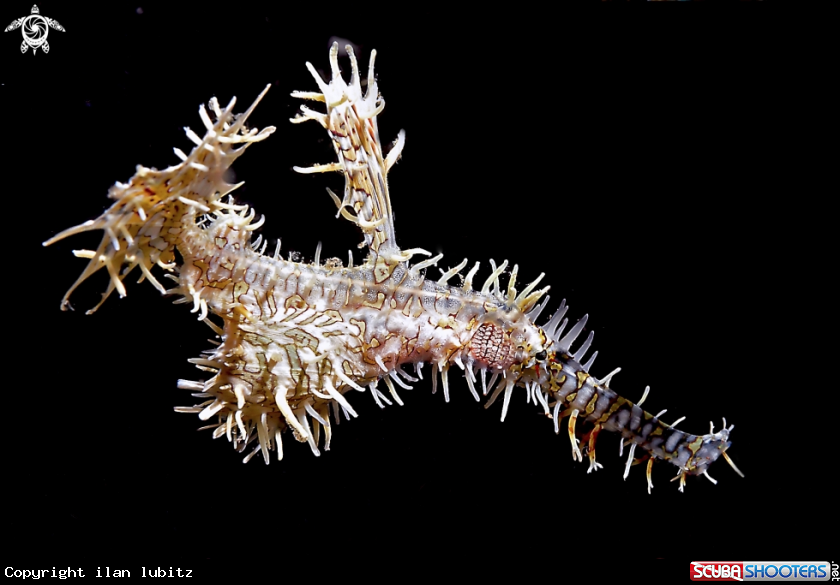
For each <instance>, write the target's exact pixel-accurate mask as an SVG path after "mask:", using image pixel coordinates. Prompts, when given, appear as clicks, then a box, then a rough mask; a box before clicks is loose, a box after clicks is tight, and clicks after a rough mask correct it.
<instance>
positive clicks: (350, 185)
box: [291, 43, 424, 281]
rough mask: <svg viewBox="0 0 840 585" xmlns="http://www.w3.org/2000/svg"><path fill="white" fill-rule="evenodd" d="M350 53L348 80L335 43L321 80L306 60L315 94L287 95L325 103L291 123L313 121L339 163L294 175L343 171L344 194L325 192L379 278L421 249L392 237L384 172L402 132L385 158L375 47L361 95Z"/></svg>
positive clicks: (402, 141) (393, 158)
mask: <svg viewBox="0 0 840 585" xmlns="http://www.w3.org/2000/svg"><path fill="white" fill-rule="evenodd" d="M346 50H347V53H348V54H349V56H350V66H351V75H350V83H347V82H345V81H344V78H342V76H341V70H340V69H339V66H338V43H335V44H333V46H332V48H331V49H330V69H331V73H332V79H331V80H330V82H329V83H326V82H324V80H323V79H321V76H320V75H319V74H318V72H317V71H316V70H315V68H314V67H313V66H312V64H311V63H307V64H306V66H307V68H308V69H309V71H310V73H312V76H313V77H314V79H315V82H316V83H317V84H318V88H319V89H320V90H321V92H320V93H315V92H301V91H296V92H293V93H292V96H294V97H297V98H302V99H308V100H314V101H319V102H324V103H325V104H326V106H327V111H326V113H320V112H316V111H314V110H312V109H310V108H308V107H306V106H301V114H300V115H298V116H297V117H295V118H293V119H292V120H291V121H292V122H293V123H296V124H297V123H300V122H305V121H308V120H315V121H316V122H318V123H319V124H320V125H321V126H323V127H324V128H325V129H326V130H327V131H328V132H329V134H330V138H331V139H332V141H333V146H334V147H335V152H336V155H337V156H338V161H337V162H334V163H329V164H321V165H315V166H312V167H295V170H296V171H297V172H299V173H324V172H334V171H336V172H341V173H343V174H344V181H345V183H344V197H343V198H342V199H339V197H338V196H337V195H336V194H335V193H333V192H332V191H330V190H329V189H328V190H327V191H328V192H329V194H330V196H331V197H332V198H333V201H335V204H336V206H337V207H338V214H337V216H338V215H340V216H342V217H344V218H345V219H347V220H349V221H351V222H353V223H355V224H356V225H357V226H359V228H360V229H361V230H362V233H363V234H364V236H365V244H366V245H367V246H368V248H369V249H370V250H371V252H372V253H373V254H374V255H375V256H376V260H374V263H376V264H378V265H377V270H378V271H380V272H381V273H382V274H381V277H380V278H379V280H380V281H381V280H383V279H384V278H385V277H386V276H387V274H389V273H390V270H392V269H393V266H394V265H396V264H397V263H399V262H404V261H406V260H409V259H410V258H411V256H412V254H413V253H415V252H424V251H420V250H402V251H401V250H399V248H398V247H397V243H396V239H395V238H394V223H393V214H392V212H391V199H390V195H389V193H388V178H387V175H388V171H389V170H390V169H391V167H392V166H393V165H394V163H396V161H397V159H398V158H399V156H400V153H401V152H402V149H403V146H404V145H405V133H404V132H403V131H402V130H401V131H400V132H399V134H398V136H397V140H396V141H395V142H394V145H393V147H392V148H391V151H390V152H389V153H388V156H387V157H383V153H382V143H381V141H380V138H379V128H378V126H377V121H376V117H377V115H378V114H380V113H381V112H382V110H383V109H384V108H385V101H384V100H383V99H382V98H381V96H380V95H379V89H378V87H377V84H376V78H375V76H374V72H373V64H374V61H375V59H376V51H372V52H371V54H370V65H369V66H368V78H367V90H366V92H365V93H364V94H362V87H361V81H360V76H359V65H358V62H357V61H356V56H355V54H354V53H353V48H352V47H351V46H349V45H348V46H347V47H346Z"/></svg>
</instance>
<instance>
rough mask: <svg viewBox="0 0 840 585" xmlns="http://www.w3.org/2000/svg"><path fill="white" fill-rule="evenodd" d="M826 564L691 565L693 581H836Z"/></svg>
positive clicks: (766, 562) (753, 563)
mask: <svg viewBox="0 0 840 585" xmlns="http://www.w3.org/2000/svg"><path fill="white" fill-rule="evenodd" d="M836 567H837V563H829V562H828V561H692V562H691V580H692V581H788V582H790V581H796V582H802V581H837V580H840V578H838V577H837V576H836V575H837V573H836V570H832V568H835V569H836Z"/></svg>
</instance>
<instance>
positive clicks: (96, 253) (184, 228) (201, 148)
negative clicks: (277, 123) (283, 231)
mask: <svg viewBox="0 0 840 585" xmlns="http://www.w3.org/2000/svg"><path fill="white" fill-rule="evenodd" d="M267 91H268V86H267V87H266V88H265V90H263V92H262V93H261V94H260V95H259V96H258V97H257V99H256V100H255V101H254V103H253V104H252V105H251V107H250V108H248V110H247V111H246V112H245V113H244V114H241V115H240V116H238V117H234V115H233V106H234V105H235V103H236V98H233V99H232V100H231V101H230V103H229V104H228V106H227V107H226V108H225V109H224V110H221V109H220V108H219V103H218V101H217V100H216V98H212V99H211V100H210V109H211V111H212V113H213V115H214V117H215V121H213V120H211V117H210V114H208V112H207V110H206V109H205V108H204V106H203V105H202V106H201V107H200V108H199V115H200V116H201V121H202V122H203V124H204V127H205V134H204V137H203V138H200V137H199V136H198V135H197V134H196V133H195V132H193V131H192V130H191V129H189V128H185V129H184V130H185V131H186V133H187V137H188V138H189V139H190V140H191V141H192V142H193V143H194V144H195V147H194V148H193V149H192V152H190V154H189V155H186V154H184V152H183V151H181V150H180V149H178V148H175V149H174V150H175V154H177V155H178V157H179V158H180V159H181V161H182V162H181V163H180V164H178V165H175V166H171V167H169V168H166V169H164V170H162V171H158V170H155V169H149V168H146V167H143V166H140V165H138V166H137V173H136V174H135V175H134V176H133V177H132V178H131V179H130V180H129V182H128V183H117V184H115V185H114V186H113V187H111V189H110V190H109V192H108V197H109V198H111V199H113V200H115V203H114V204H113V205H112V206H111V207H110V208H109V209H108V210H107V211H105V212H104V213H103V214H102V215H101V216H99V217H98V218H97V219H94V220H90V221H86V222H84V223H82V224H80V225H77V226H75V227H72V228H70V229H67V230H65V231H63V232H61V233H60V234H58V235H56V236H54V237H52V238H50V239H49V240H47V241H46V242H44V246H49V245H50V244H53V243H55V242H57V241H59V240H63V239H64V238H66V237H68V236H72V235H74V234H78V233H82V232H88V231H93V230H103V231H104V232H105V233H104V234H103V237H102V241H101V243H100V244H99V247H98V248H97V249H96V250H76V251H74V254H75V255H76V256H78V257H81V258H87V259H89V260H90V261H89V262H88V265H87V267H86V268H85V270H84V272H82V274H81V275H80V276H79V278H78V279H77V280H76V282H75V283H74V284H73V286H71V287H70V289H69V290H68V291H67V293H66V294H65V295H64V298H63V299H62V301H61V308H62V310H67V309H68V308H72V307H71V306H70V301H69V298H70V295H71V294H72V292H73V291H74V290H75V289H76V288H77V287H78V286H79V285H80V284H81V283H82V282H84V281H85V280H87V279H88V278H89V277H90V276H91V275H92V274H94V273H95V272H97V271H99V270H100V269H102V268H105V269H106V270H107V271H108V274H109V276H110V282H109V283H108V288H107V289H106V291H105V293H104V294H103V296H102V301H100V302H99V304H97V305H96V306H95V307H94V308H93V309H91V310H90V311H88V314H90V313H93V312H94V311H96V310H97V309H98V308H99V307H100V306H101V305H102V303H103V302H104V301H105V299H107V298H108V296H110V294H111V293H112V292H113V291H114V290H116V291H117V292H118V293H119V295H120V296H121V297H123V296H125V294H126V291H125V286H124V284H123V280H124V279H125V277H126V276H127V275H128V274H129V273H130V272H131V271H132V270H134V268H135V267H139V268H140V270H141V272H142V276H141V278H140V280H141V281H142V280H143V279H148V280H149V282H151V283H152V284H153V285H154V287H155V288H157V289H158V290H159V291H160V292H161V293H166V292H167V291H166V289H165V288H164V287H163V285H162V284H161V283H160V282H159V281H158V280H157V279H156V278H155V277H154V276H153V275H152V272H151V270H152V267H154V266H155V265H158V266H160V267H162V268H163V269H164V270H167V271H170V272H171V271H175V270H177V268H178V267H177V266H176V265H175V249H176V248H179V249H180V248H185V251H187V252H189V251H190V249H191V248H192V247H193V246H195V245H196V244H198V245H200V242H201V240H202V238H203V236H204V234H203V233H202V230H201V228H200V226H199V225H198V219H199V218H200V217H203V216H204V215H205V214H213V213H222V212H225V211H229V210H231V209H234V208H236V206H232V205H230V204H225V203H223V202H222V197H224V196H225V195H226V194H228V193H230V192H231V191H233V190H234V189H236V188H237V187H239V186H240V185H241V183H240V184H238V185H232V184H229V183H227V182H226V181H225V180H224V178H223V177H224V173H225V171H226V170H227V169H228V168H229V167H230V165H231V164H233V162H234V161H235V160H236V159H237V158H238V157H239V156H240V155H241V154H242V153H243V151H244V150H245V148H246V147H247V146H248V145H249V144H250V143H252V142H259V141H261V140H264V139H265V138H267V137H268V136H269V135H270V134H271V133H272V132H274V127H273V126H269V127H267V128H264V129H263V130H261V131H258V130H257V129H251V130H248V129H247V128H246V126H245V121H246V120H247V119H248V116H249V115H250V114H251V112H253V110H254V108H255V107H256V105H257V104H258V103H259V102H260V100H261V99H262V97H263V96H264V95H265V94H266V92H267ZM251 219H253V216H251Z"/></svg>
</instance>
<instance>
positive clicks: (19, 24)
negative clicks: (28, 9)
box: [3, 5, 64, 55]
mask: <svg viewBox="0 0 840 585" xmlns="http://www.w3.org/2000/svg"><path fill="white" fill-rule="evenodd" d="M16 28H20V29H22V31H21V32H23V42H22V43H21V44H20V52H21V53H25V52H26V49H28V48H29V47H32V54H33V55H34V54H35V53H36V52H37V51H38V47H41V50H43V51H44V52H45V53H49V52H50V44H49V43H48V42H47V33H49V32H50V28H54V29H55V30H59V31H61V32H64V27H63V26H61V25H60V24H58V21H56V20H53V19H52V18H47V17H46V16H41V14H40V10H38V6H37V5H33V6H32V14H30V15H29V16H24V17H23V18H18V19H17V20H15V21H12V24H10V25H9V26H7V27H6V30H5V31H3V32H9V31H10V30H15V29H16Z"/></svg>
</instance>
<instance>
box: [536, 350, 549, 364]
mask: <svg viewBox="0 0 840 585" xmlns="http://www.w3.org/2000/svg"><path fill="white" fill-rule="evenodd" d="M546 357H548V353H547V352H546V351H545V350H542V351H541V352H540V353H538V354H537V355H535V356H534V359H536V360H537V361H538V362H544V361H545V358H546Z"/></svg>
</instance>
